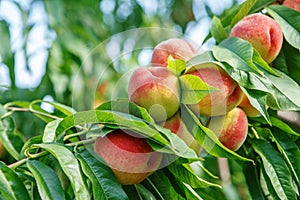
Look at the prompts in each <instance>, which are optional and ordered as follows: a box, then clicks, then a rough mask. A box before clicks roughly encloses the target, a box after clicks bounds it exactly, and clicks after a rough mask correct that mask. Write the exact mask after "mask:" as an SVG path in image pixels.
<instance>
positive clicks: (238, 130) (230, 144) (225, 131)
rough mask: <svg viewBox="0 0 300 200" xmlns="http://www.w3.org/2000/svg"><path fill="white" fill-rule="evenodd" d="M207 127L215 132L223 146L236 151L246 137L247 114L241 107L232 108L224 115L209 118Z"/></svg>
mask: <svg viewBox="0 0 300 200" xmlns="http://www.w3.org/2000/svg"><path fill="white" fill-rule="evenodd" d="M209 128H210V129H212V130H213V131H214V132H215V134H217V136H218V138H219V140H220V142H221V143H222V144H223V145H224V146H226V147H227V148H228V149H230V150H232V151H236V150H238V149H239V148H240V147H241V146H242V144H243V143H244V141H245V140H246V138H247V133H248V119H247V115H246V113H245V112H244V111H243V110H242V109H241V108H234V109H233V110H231V111H229V112H228V113H227V114H226V115H225V116H218V117H216V118H213V119H211V121H210V123H209Z"/></svg>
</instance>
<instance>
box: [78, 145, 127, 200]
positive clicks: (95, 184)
mask: <svg viewBox="0 0 300 200" xmlns="http://www.w3.org/2000/svg"><path fill="white" fill-rule="evenodd" d="M75 155H76V157H77V158H78V160H79V161H80V163H81V166H82V170H83V172H84V174H85V175H86V176H87V177H88V178H89V180H90V181H91V183H92V188H93V199H95V200H97V199H99V200H113V199H128V197H127V195H126V193H125V192H124V190H123V189H122V186H121V185H120V184H119V183H118V181H117V179H116V177H115V176H114V174H113V173H112V171H111V169H110V168H109V167H108V166H107V165H105V164H104V163H102V162H101V161H99V160H98V159H97V158H95V155H93V154H91V153H90V152H89V151H88V150H87V149H86V148H81V149H79V150H78V151H77V152H76V154H75Z"/></svg>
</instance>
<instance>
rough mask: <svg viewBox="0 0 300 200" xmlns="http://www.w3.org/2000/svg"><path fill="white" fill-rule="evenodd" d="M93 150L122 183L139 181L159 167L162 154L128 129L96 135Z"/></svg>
mask: <svg viewBox="0 0 300 200" xmlns="http://www.w3.org/2000/svg"><path fill="white" fill-rule="evenodd" d="M94 151H95V152H96V153H97V154H98V155H100V156H101V158H102V159H103V160H104V161H105V162H106V164H107V165H108V166H109V167H110V168H111V169H112V171H113V172H114V174H115V176H116V177H117V179H118V181H119V183H120V184H123V185H131V184H136V183H140V182H141V181H143V180H144V179H145V178H147V177H148V176H149V175H151V174H152V173H153V172H154V171H155V170H156V169H157V168H158V167H159V165H160V162H161V160H162V154H161V153H159V152H155V151H153V149H152V148H151V147H150V146H149V144H148V143H147V142H146V139H145V138H142V137H141V135H139V134H137V133H135V132H132V131H129V130H126V131H123V130H115V131H113V132H111V133H108V134H107V135H106V136H104V137H98V138H97V140H96V142H95V144H94Z"/></svg>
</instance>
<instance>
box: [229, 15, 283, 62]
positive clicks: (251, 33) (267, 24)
mask: <svg viewBox="0 0 300 200" xmlns="http://www.w3.org/2000/svg"><path fill="white" fill-rule="evenodd" d="M230 36H231V37H239V38H242V39H244V40H247V41H248V42H250V43H251V44H252V46H253V48H255V49H256V50H257V51H258V52H259V54H260V55H261V56H262V58H263V59H264V60H265V61H266V62H267V63H271V62H272V61H273V60H275V58H276V57H277V55H278V54H279V52H280V49H281V47H282V41H283V35H282V31H281V28H280V26H279V25H278V24H277V22H276V21H275V20H273V19H272V18H270V17H268V16H266V15H264V14H260V13H254V14H251V15H248V16H246V17H244V18H243V19H242V20H240V21H239V22H238V23H237V24H236V25H235V26H234V27H233V28H232V30H231V33H230Z"/></svg>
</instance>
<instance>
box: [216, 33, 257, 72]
mask: <svg viewBox="0 0 300 200" xmlns="http://www.w3.org/2000/svg"><path fill="white" fill-rule="evenodd" d="M212 52H213V55H214V57H215V58H216V59H217V60H218V61H221V62H226V63H228V64H229V65H230V66H231V67H233V68H235V69H239V70H243V71H249V72H256V73H258V74H262V72H261V71H260V70H259V69H257V67H256V66H255V65H254V64H253V62H252V57H253V47H252V46H251V44H250V43H249V42H247V41H245V40H242V39H240V38H236V37H230V38H227V39H226V40H223V41H222V42H221V43H220V44H219V45H218V46H214V47H213V48H212Z"/></svg>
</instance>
